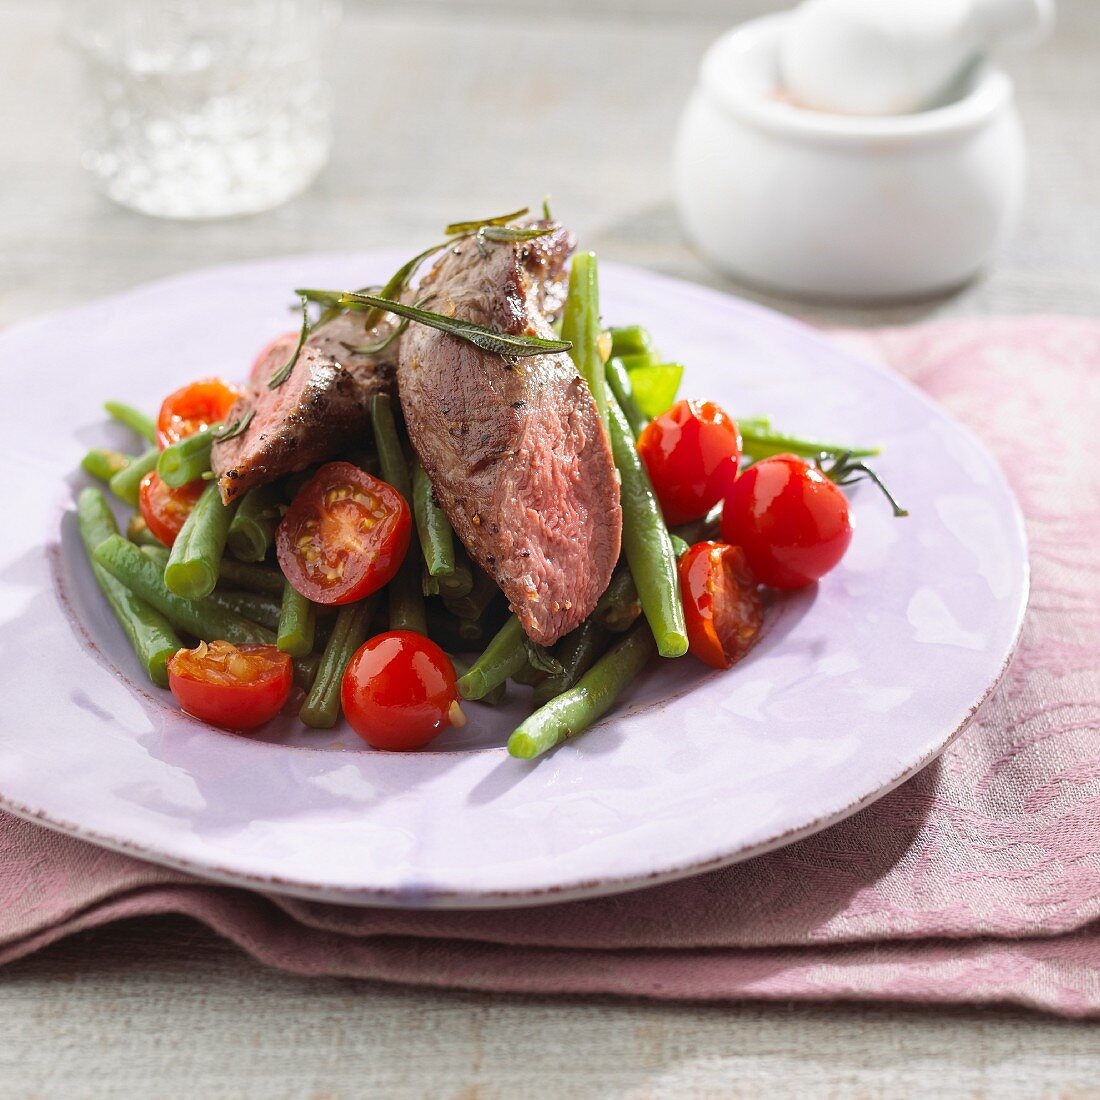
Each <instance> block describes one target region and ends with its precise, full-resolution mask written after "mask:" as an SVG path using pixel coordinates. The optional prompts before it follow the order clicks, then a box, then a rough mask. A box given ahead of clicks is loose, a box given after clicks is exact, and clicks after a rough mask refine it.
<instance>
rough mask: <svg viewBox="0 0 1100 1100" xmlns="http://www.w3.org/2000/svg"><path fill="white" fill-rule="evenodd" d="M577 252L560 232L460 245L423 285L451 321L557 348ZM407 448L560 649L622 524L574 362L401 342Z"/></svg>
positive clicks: (602, 579) (451, 340)
mask: <svg viewBox="0 0 1100 1100" xmlns="http://www.w3.org/2000/svg"><path fill="white" fill-rule="evenodd" d="M572 248H573V240H572V236H571V234H569V233H568V232H566V231H565V230H562V229H558V230H555V231H554V232H552V233H550V234H548V235H547V236H545V237H539V238H536V239H535V240H532V241H526V242H522V243H520V242H496V243H493V242H488V241H487V242H484V245H483V248H479V246H478V244H477V243H476V242H475V241H473V240H465V241H462V242H460V243H459V244H457V245H455V246H454V247H453V248H452V249H451V250H450V251H449V252H448V253H447V254H446V255H445V256H444V257H443V259H441V260H440V261H439V263H438V264H437V265H436V266H435V268H434V270H433V271H432V273H431V274H430V275H429V276H428V277H427V278H426V279H425V280H424V282H423V284H422V286H421V289H420V291H419V292H418V293H419V294H425V293H430V294H431V295H432V299H431V308H432V309H433V310H435V311H437V312H439V313H445V314H449V315H453V316H456V317H462V318H464V319H468V320H471V321H477V322H480V323H481V324H485V325H490V326H491V327H493V328H495V329H498V330H501V331H505V332H509V333H513V334H527V335H537V336H543V337H551V338H552V337H553V336H554V332H553V330H552V329H551V327H550V324H549V322H548V320H547V318H546V316H545V315H544V314H543V312H542V308H541V307H542V306H543V304H544V303H545V304H547V305H550V304H551V303H552V302H554V301H560V294H559V293H557V287H558V286H559V285H560V279H561V273H562V269H563V267H564V264H565V261H566V259H567V258H568V256H569V253H570V252H571V251H572ZM397 388H398V394H399V395H400V398H401V407H402V409H403V410H404V413H405V423H406V425H407V427H408V431H409V438H410V439H411V440H412V445H413V447H414V448H415V449H416V453H417V455H418V456H419V458H420V461H421V463H422V464H423V466H424V469H425V471H426V472H427V474H428V477H429V478H430V479H431V482H432V487H433V488H434V490H435V495H436V496H437V497H438V499H439V502H440V504H441V506H442V507H443V510H444V511H445V512H446V513H447V515H448V517H449V518H450V520H451V523H452V524H453V526H454V529H455V531H456V532H457V534H458V536H459V538H461V540H462V542H463V543H464V544H465V546H466V548H467V550H468V551H469V552H470V555H471V556H472V557H473V558H474V560H475V561H477V563H478V564H479V565H480V566H481V567H482V568H483V569H485V571H486V572H488V573H489V574H490V575H491V576H492V577H493V578H494V579H495V580H496V582H497V583H498V584H499V585H500V587H501V589H502V590H503V591H504V594H505V595H506V596H507V597H508V600H509V602H510V603H511V605H512V608H513V610H514V611H515V613H516V615H518V616H519V619H520V622H521V623H522V624H523V627H524V629H525V630H526V631H527V633H528V634H529V635H530V637H531V638H533V639H534V640H535V641H536V642H540V643H542V644H544V645H549V644H550V643H552V642H555V641H557V639H558V638H560V637H561V636H562V635H563V634H565V633H566V632H567V631H569V630H572V629H573V627H575V626H577V625H578V624H579V623H580V622H582V621H583V620H584V619H585V618H586V617H587V615H588V614H589V613H590V612H591V611H592V608H593V607H594V606H595V604H596V600H597V599H598V598H599V596H600V594H601V593H602V592H603V590H604V589H605V588H606V587H607V583H608V581H609V580H610V578H611V570H612V568H613V567H614V565H615V561H616V559H617V558H618V556H619V539H620V536H621V534H622V512H621V510H620V507H619V483H618V476H617V474H616V471H615V466H614V463H613V462H612V459H611V449H610V446H609V444H608V440H607V433H606V432H605V430H604V427H603V423H602V421H601V420H600V417H599V413H598V412H597V409H596V404H595V401H594V400H593V398H592V394H591V393H590V392H589V389H588V386H587V384H586V383H585V382H584V380H583V379H581V378H580V377H579V376H578V374H577V371H576V368H575V367H574V366H573V362H572V360H571V359H570V358H569V356H568V354H564V353H562V354H557V355H539V356H532V357H530V358H523V359H519V360H517V361H516V362H515V363H514V364H513V363H510V362H508V361H506V360H504V359H502V358H501V357H500V356H498V355H493V354H490V353H488V352H483V351H480V350H479V349H478V348H476V347H474V346H473V345H472V344H470V343H468V342H466V341H464V340H461V339H459V338H458V337H455V336H449V335H447V334H445V333H442V332H439V331H437V330H435V329H431V328H427V327H425V326H422V325H416V324H413V325H410V326H409V328H408V330H407V331H406V333H405V335H404V336H403V337H402V340H401V351H400V355H399V358H398V367H397Z"/></svg>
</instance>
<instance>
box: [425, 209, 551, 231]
mask: <svg viewBox="0 0 1100 1100" xmlns="http://www.w3.org/2000/svg"><path fill="white" fill-rule="evenodd" d="M530 209H531V208H530V207H529V206H525V207H523V208H522V209H521V210H513V211H512V212H511V214H496V215H495V216H493V217H491V218H474V219H472V220H471V221H468V222H451V224H450V225H448V226H447V227H446V228H445V229H444V230H443V232H444V233H445V234H446V235H447V236H448V237H468V236H469V235H470V234H471V233H476V232H477V231H478V230H479V229H481V228H482V227H484V226H487V225H507V224H508V223H509V222H514V221H515V220H516V218H522V217H523V215H524V214H527V213H529V212H530Z"/></svg>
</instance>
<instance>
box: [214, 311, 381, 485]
mask: <svg viewBox="0 0 1100 1100" xmlns="http://www.w3.org/2000/svg"><path fill="white" fill-rule="evenodd" d="M390 325H391V322H386V323H384V324H383V325H380V326H379V327H378V328H377V329H375V330H373V331H371V332H370V333H367V332H366V331H365V330H364V328H363V321H362V318H361V317H355V316H352V315H342V316H340V317H337V318H336V319H335V320H333V321H330V322H329V323H328V324H326V325H324V326H323V327H321V328H319V329H318V330H317V331H316V332H315V333H314V334H313V335H312V336H311V337H310V338H309V339H308V340H307V341H306V344H305V346H304V347H303V348H302V351H301V354H300V355H299V356H298V361H297V363H295V365H294V369H293V370H292V371H291V372H290V376H289V377H288V378H287V379H286V380H285V381H284V382H283V383H282V385H280V386H279V387H278V388H277V389H274V390H271V389H268V387H267V382H268V380H269V379H270V378H271V377H272V375H274V374H275V373H276V371H278V370H279V368H280V367H282V366H283V365H284V364H285V363H286V361H287V360H288V359H289V358H290V356H291V354H292V353H293V351H294V347H295V344H296V343H297V337H296V336H286V337H283V338H282V339H280V340H276V341H275V342H274V343H272V344H271V345H270V347H268V349H267V351H266V352H265V354H264V355H263V357H262V358H261V360H260V361H259V362H258V363H257V364H256V367H255V369H254V370H253V372H252V383H251V385H250V386H249V388H248V391H247V393H246V394H245V395H244V396H243V397H242V398H241V399H240V400H239V401H238V402H237V404H236V405H234V406H233V409H232V410H231V411H230V413H229V415H228V416H227V418H226V421H227V423H231V422H232V421H233V420H235V419H237V418H238V417H240V416H243V415H245V414H246V413H247V412H248V411H249V410H254V413H255V415H254V416H253V418H252V420H251V422H250V423H249V425H248V427H247V428H246V429H245V430H244V431H243V432H242V433H241V434H240V435H238V436H234V437H233V438H232V439H226V440H223V441H221V442H218V443H215V444H214V448H213V450H212V452H211V455H210V462H211V468H212V469H213V471H214V474H215V475H216V476H217V478H218V489H219V491H220V492H221V497H222V500H223V501H224V502H225V503H226V504H228V503H229V502H230V501H231V500H234V499H235V498H236V497H238V496H240V495H241V494H242V493H245V492H247V491H248V490H249V489H254V488H255V487H256V486H258V485H264V484H266V483H267V482H269V481H272V480H274V479H275V478H277V477H280V476H281V475H283V474H288V473H294V472H296V471H298V470H304V469H305V468H306V467H307V466H312V465H313V464H314V463H315V462H321V461H322V460H324V459H326V458H331V457H332V456H333V455H335V454H338V453H339V452H340V451H342V450H345V449H347V448H348V447H350V446H352V445H354V444H355V443H357V442H359V441H360V440H361V439H363V438H364V436H365V435H366V433H368V432H369V429H370V402H371V398H372V397H373V396H374V395H375V394H376V393H381V392H386V391H389V390H391V389H392V386H393V370H394V361H395V357H396V354H397V341H395V342H394V343H393V344H391V345H390V347H389V348H387V349H386V350H385V351H384V352H382V353H380V354H378V355H363V354H360V353H356V352H354V351H351V350H349V348H354V347H358V346H359V345H361V344H364V343H367V342H368V341H374V340H377V339H379V338H380V337H381V336H382V335H384V334H385V333H386V332H387V331H389V327H390Z"/></svg>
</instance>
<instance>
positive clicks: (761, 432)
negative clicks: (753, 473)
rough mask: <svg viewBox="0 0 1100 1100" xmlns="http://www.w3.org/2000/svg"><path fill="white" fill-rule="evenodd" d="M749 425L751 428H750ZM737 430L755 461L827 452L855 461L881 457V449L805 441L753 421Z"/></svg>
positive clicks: (742, 422) (738, 422)
mask: <svg viewBox="0 0 1100 1100" xmlns="http://www.w3.org/2000/svg"><path fill="white" fill-rule="evenodd" d="M746 425H747V426H746ZM737 427H738V429H739V430H740V432H741V442H742V445H743V449H744V452H745V454H747V455H751V456H752V457H753V458H754V459H761V458H770V457H771V456H772V455H781V454H795V455H801V456H802V457H803V458H816V457H817V456H818V455H819V454H822V453H823V452H826V451H827V452H829V453H830V454H845V453H846V454H849V455H851V456H852V457H853V458H870V457H871V456H873V455H877V454H880V453H881V451H880V448H878V447H848V446H843V445H841V444H839V443H825V442H823V441H822V440H820V439H804V438H801V437H799V436H793V435H784V434H783V433H782V432H777V431H773V430H772V429H770V428H762V429H761V428H758V427H755V426H754V425H753V424H752V423H751V421H747V420H739V421H737Z"/></svg>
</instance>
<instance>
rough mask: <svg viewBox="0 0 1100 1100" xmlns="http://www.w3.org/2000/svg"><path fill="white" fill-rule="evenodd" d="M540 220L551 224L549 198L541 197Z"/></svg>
mask: <svg viewBox="0 0 1100 1100" xmlns="http://www.w3.org/2000/svg"><path fill="white" fill-rule="evenodd" d="M542 218H543V221H548V222H552V221H553V220H554V219H553V216H552V215H551V214H550V196H549V195H543V197H542Z"/></svg>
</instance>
